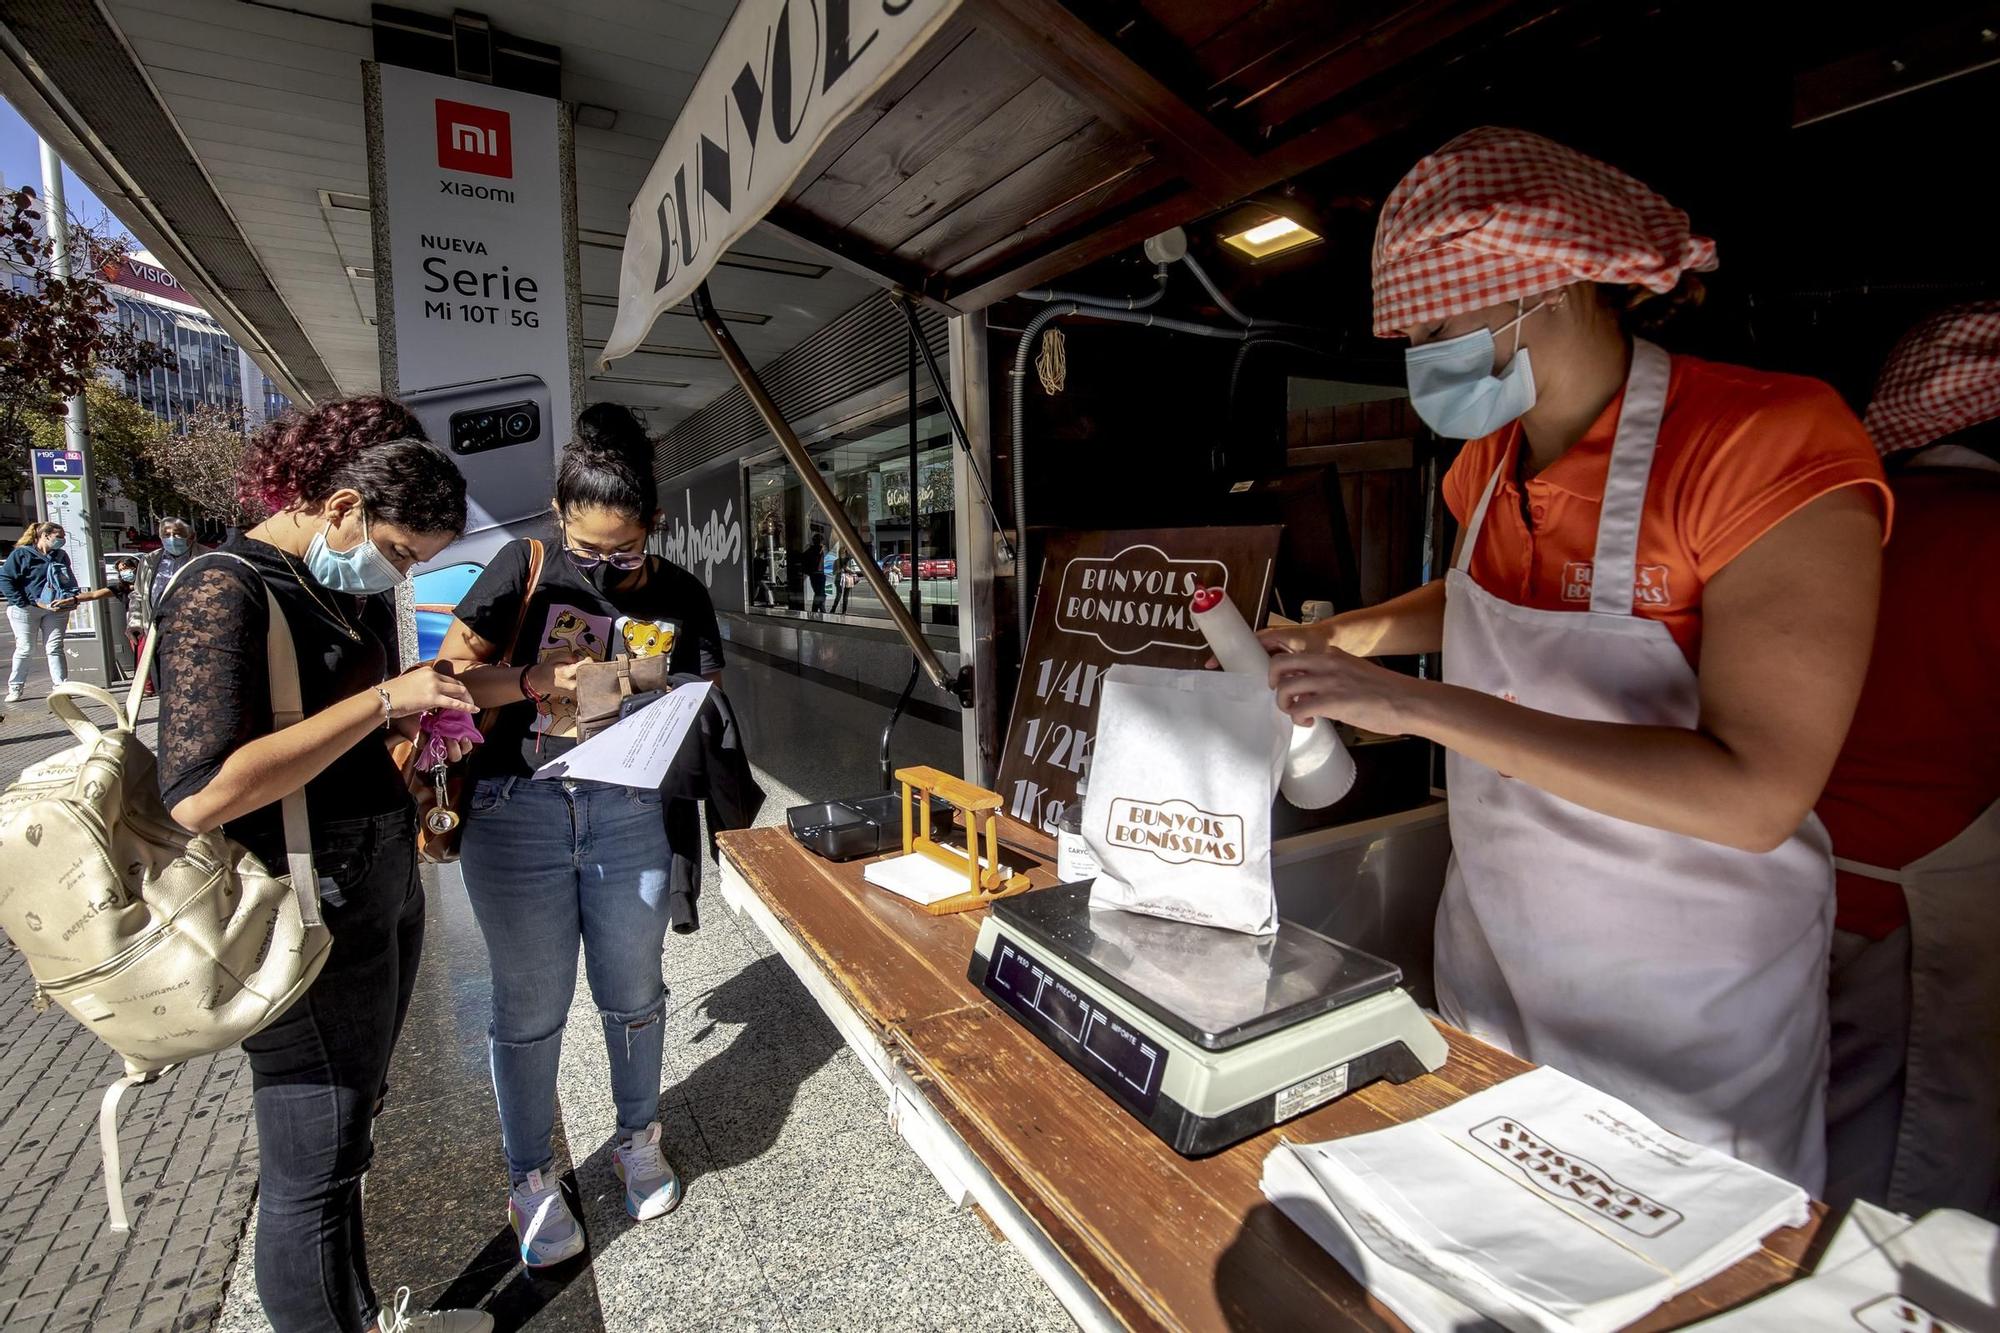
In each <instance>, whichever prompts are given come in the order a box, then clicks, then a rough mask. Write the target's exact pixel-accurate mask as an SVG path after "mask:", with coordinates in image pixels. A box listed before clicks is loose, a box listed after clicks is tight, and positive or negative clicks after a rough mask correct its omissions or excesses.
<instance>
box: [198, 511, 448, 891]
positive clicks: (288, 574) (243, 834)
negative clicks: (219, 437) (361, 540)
mask: <svg viewBox="0 0 2000 1333" xmlns="http://www.w3.org/2000/svg"><path fill="white" fill-rule="evenodd" d="M221 549H222V550H223V551H224V552H228V553H229V554H232V555H235V556H237V557H240V560H233V559H229V558H227V557H226V556H221V557H218V556H215V555H210V556H207V557H205V558H204V559H202V560H201V561H200V562H199V564H198V565H197V566H196V567H194V568H191V569H190V570H189V571H188V572H187V573H186V575H185V576H183V577H182V578H181V579H180V581H179V582H178V583H176V584H175V585H174V587H173V589H172V590H171V591H170V592H169V594H168V596H167V598H166V600H165V601H164V602H163V603H162V604H161V607H160V611H159V631H160V646H159V649H158V659H159V669H160V682H159V692H160V739H159V749H160V756H159V757H160V796H161V798H162V799H163V800H164V801H165V802H166V805H167V808H168V809H172V808H173V807H174V805H175V804H176V803H177V802H179V801H182V800H185V799H186V798H187V797H189V796H192V795H194V794H195V793H197V792H199V791H201V790H202V789H203V788H205V787H206V786H207V785H208V784H209V783H210V782H211V781H213V780H214V778H215V775H216V774H217V773H218V772H220V771H221V769H222V765H223V762H224V761H225V760H226V759H228V757H229V756H230V755H231V754H232V753H234V752H235V751H236V750H238V749H240V748H241V747H243V746H244V745H246V744H248V743H249V742H251V741H254V740H256V739H257V738H258V737H261V736H268V735H269V734H270V733H271V730H272V722H271V686H270V654H269V651H268V649H267V647H266V644H267V635H268V633H269V629H270V613H269V611H268V609H267V608H266V605H265V601H264V596H265V589H266V588H269V590H270V595H271V596H272V597H273V598H274V599H275V600H276V601H277V603H278V605H279V607H280V608H281V609H282V610H283V611H284V613H285V619H286V622H287V623H288V624H289V625H290V626H291V631H292V642H293V644H294V645H295V647H296V649H297V653H298V659H299V686H300V696H301V698H302V700H303V702H304V704H305V713H306V716H308V717H310V716H312V715H313V714H314V713H317V712H319V711H321V710H322V709H325V708H327V707H329V706H331V705H333V704H336V703H338V702H340V701H341V700H342V699H345V698H347V697H348V696H350V695H353V694H355V693H358V692H360V691H362V690H369V689H372V688H373V687H374V686H376V685H379V684H380V683H381V682H382V681H383V680H384V679H386V677H387V676H388V674H389V671H390V669H391V664H392V663H394V662H395V661H396V660H397V654H396V650H395V644H396V642H397V639H396V624H395V613H394V610H393V609H392V607H391V605H390V602H389V598H388V597H387V596H386V595H385V596H378V597H353V596H349V595H346V594H342V593H336V592H333V591H331V590H329V589H327V588H325V587H324V586H322V585H321V584H320V583H319V582H318V581H317V580H315V579H313V578H312V576H311V575H310V574H307V573H306V572H305V570H304V568H303V566H302V565H301V564H300V562H298V561H297V560H292V559H287V557H286V556H285V555H284V553H283V552H280V551H279V550H278V549H277V548H276V547H273V546H268V545H266V544H264V543H263V542H258V541H252V540H250V539H249V538H246V537H235V538H232V539H231V540H230V541H229V542H227V543H225V544H224V545H223V547H222V548H221ZM243 561H247V562H249V564H250V565H251V566H253V567H254V572H253V570H252V569H249V568H245V567H244V564H243V563H242V562H243ZM260 576H261V577H260ZM408 801H409V796H408V793H407V792H406V791H405V789H404V787H403V783H402V779H401V777H400V775H399V774H398V773H397V771H396V766H395V765H394V764H393V763H392V762H391V761H390V758H389V750H388V746H387V744H386V738H385V736H384V735H383V733H382V732H380V731H374V732H370V733H369V734H368V735H366V736H363V737H362V738H361V739H360V740H359V741H357V742H355V744H354V746H353V747H352V748H351V749H349V750H348V751H347V752H346V753H345V754H342V755H340V756H339V757H338V758H336V759H335V760H334V761H333V762H332V763H331V764H329V765H327V767H326V768H325V769H323V770H322V771H321V772H320V774H319V776H318V777H316V778H314V779H313V780H312V781H311V782H309V783H307V784H306V809H307V815H308V818H309V820H310V822H311V825H312V828H313V832H314V838H313V841H314V842H315V843H317V842H319V841H320V837H319V835H320V833H321V832H322V831H324V830H325V829H326V828H328V827H329V826H330V825H333V824H338V823H341V822H344V821H348V820H353V819H362V818H368V817H372V816H375V815H379V814H383V813H386V812H389V811H392V810H395V809H397V808H399V807H401V806H404V805H407V803H408ZM226 828H227V831H228V833H229V834H230V836H231V837H233V838H235V839H236V840H237V841H238V842H240V843H242V844H243V845H244V846H246V847H248V848H249V849H250V850H251V851H253V852H255V853H257V855H258V856H259V857H261V858H263V860H264V862H265V864H266V865H274V864H282V863H283V851H284V833H283V822H282V815H281V813H280V811H279V808H278V804H277V802H276V801H275V800H274V801H273V803H272V804H270V805H267V806H264V807H263V808H261V809H258V810H254V811H252V812H251V813H250V814H247V815H244V816H243V817H242V818H240V819H236V820H232V821H230V823H229V824H228V825H227V826H226Z"/></svg>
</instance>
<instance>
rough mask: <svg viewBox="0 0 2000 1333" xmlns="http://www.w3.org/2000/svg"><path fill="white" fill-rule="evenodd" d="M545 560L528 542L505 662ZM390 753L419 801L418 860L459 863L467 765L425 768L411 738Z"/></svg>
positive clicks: (516, 646)
mask: <svg viewBox="0 0 2000 1333" xmlns="http://www.w3.org/2000/svg"><path fill="white" fill-rule="evenodd" d="M542 561H543V552H542V544H541V542H539V541H537V540H535V539H534V538H533V537H530V538H528V582H527V586H526V587H525V588H524V589H523V590H522V592H521V612H520V614H519V615H518V616H516V617H515V619H514V633H513V636H512V637H511V638H510V639H508V641H507V645H506V651H505V652H504V653H502V654H501V657H500V660H501V661H503V662H511V661H512V660H513V659H514V657H515V656H516V654H517V653H518V652H519V651H520V646H521V632H522V631H523V630H525V629H526V628H527V625H528V603H530V602H532V601H533V600H534V599H535V589H536V588H537V587H538V586H539V585H540V584H541V581H542ZM426 609H431V608H426ZM441 609H444V610H450V609H451V608H449V607H445V608H441ZM488 665H490V664H488ZM431 666H432V667H433V668H434V669H436V670H441V671H447V672H448V671H449V670H450V664H449V663H445V662H433V663H431ZM506 706H508V707H511V706H512V705H506ZM499 716H500V709H499V708H489V709H487V710H486V711H484V712H482V713H481V714H480V715H479V730H480V731H481V733H483V734H485V735H489V736H490V735H492V734H493V726H494V724H495V722H496V720H497V719H498V718H499ZM389 754H390V757H391V758H392V759H394V760H395V762H396V767H397V768H398V769H400V770H401V771H402V774H403V782H404V784H405V785H406V786H408V787H409V789H410V797H411V799H412V800H414V801H415V802H416V803H417V855H418V857H419V858H421V859H422V860H424V861H428V862H430V863H431V864H432V865H448V864H450V863H451V862H453V861H456V860H457V859H458V847H459V839H460V838H461V837H463V836H464V833H465V802H466V799H467V796H468V794H469V793H468V790H467V789H468V787H469V785H470V784H468V783H467V781H466V764H465V761H464V760H460V761H459V762H458V763H456V764H452V765H449V766H447V767H444V768H441V769H430V768H424V767H422V764H421V761H422V759H423V745H422V743H421V742H420V741H412V740H409V739H408V738H398V739H397V741H396V743H395V744H394V745H393V746H391V747H390V750H389Z"/></svg>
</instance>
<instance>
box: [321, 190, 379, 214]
mask: <svg viewBox="0 0 2000 1333" xmlns="http://www.w3.org/2000/svg"><path fill="white" fill-rule="evenodd" d="M319 202H320V207H322V208H344V209H348V210H349V211H351V212H355V213H366V212H367V211H368V196H367V195H365V194H347V193H344V192H342V191H340V190H321V191H320V192H319Z"/></svg>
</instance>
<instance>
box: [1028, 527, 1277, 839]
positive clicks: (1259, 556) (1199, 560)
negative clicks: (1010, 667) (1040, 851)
mask: <svg viewBox="0 0 2000 1333" xmlns="http://www.w3.org/2000/svg"><path fill="white" fill-rule="evenodd" d="M1281 531H1282V529H1280V528H1278V527H1275V526H1273V527H1250V528H1161V529H1147V530H1142V531H1121V532H1065V533H1058V534H1056V535H1055V536H1052V537H1050V538H1049V540H1048V545H1047V549H1046V551H1045V553H1044V558H1043V561H1042V579H1041V585H1040V587H1039V588H1038V589H1037V591H1036V595H1035V614H1034V619H1033V621H1032V622H1031V623H1030V625H1029V629H1028V647H1027V652H1026V653H1025V654H1024V655H1023V660H1022V666H1021V681H1020V684H1019V686H1017V687H1016V689H1015V692H1014V711H1013V713H1012V715H1011V717H1010V719H1009V722H1008V727H1007V748H1006V750H1005V751H1004V752H1003V753H1002V755H1001V759H1000V791H1001V795H1002V796H1004V797H1005V798H1006V800H1007V811H1008V813H1009V814H1011V815H1013V816H1014V817H1015V818H1016V819H1019V820H1022V821H1023V822H1025V823H1029V824H1033V825H1035V826H1036V827H1038V828H1043V829H1047V830H1049V831H1051V832H1053V831H1054V829H1055V826H1056V824H1057V823H1058V822H1059V821H1060V820H1061V819H1062V815H1063V811H1064V809H1065V808H1067V806H1068V805H1069V803H1070V802H1071V801H1073V800H1075V799H1076V784H1077V778H1078V777H1079V776H1080V775H1081V774H1082V772H1083V769H1084V765H1085V763H1086V762H1087V761H1088V760H1089V758H1090V743H1091V736H1092V734H1093V733H1094V732H1095V731H1096V729H1097V700H1098V695H1099V693H1100V688H1101V685H1102V681H1103V677H1104V673H1105V672H1106V671H1108V670H1110V668H1111V667H1113V666H1115V665H1117V664H1118V663H1120V662H1130V663H1133V664H1135V665H1138V666H1155V667H1179V668H1186V669H1193V668H1197V667H1199V666H1201V664H1202V663H1203V662H1204V661H1206V660H1207V658H1208V645H1207V644H1206V643H1205V642H1204V641H1203V639H1202V637H1201V631H1200V630H1199V629H1197V628H1196V627H1195V623H1194V620H1193V618H1192V617H1191V616H1190V615H1189V614H1188V599H1189V598H1190V597H1192V596H1193V595H1194V593H1195V590H1196V589H1198V588H1221V589H1223V590H1224V591H1225V592H1227V593H1228V594H1229V598H1230V600H1231V601H1233V602H1235V603H1236V608H1237V610H1239V611H1241V612H1242V613H1243V617H1244V619H1246V620H1248V621H1249V622H1250V623H1251V624H1253V625H1256V624H1260V623H1262V620H1263V610H1264V603H1265V600H1266V599H1267V598H1268V596H1269V595H1270V589H1271V567H1272V562H1273V561H1275V560H1276V559H1277V555H1278V537H1279V534H1280V532H1281Z"/></svg>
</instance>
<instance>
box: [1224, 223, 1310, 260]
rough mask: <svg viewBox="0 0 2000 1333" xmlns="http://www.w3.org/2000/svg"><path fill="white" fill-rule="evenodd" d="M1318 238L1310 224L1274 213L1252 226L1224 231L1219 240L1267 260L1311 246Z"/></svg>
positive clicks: (1252, 256) (1251, 256)
mask: <svg viewBox="0 0 2000 1333" xmlns="http://www.w3.org/2000/svg"><path fill="white" fill-rule="evenodd" d="M1319 239H1320V235H1319V233H1318V232H1316V231H1314V230H1312V229H1311V228H1310V227H1307V226H1304V225H1303V224H1301V223H1297V222H1294V221H1292V219H1290V218H1288V217H1285V216H1284V215H1283V214H1278V215H1277V216H1274V217H1269V218H1266V219H1264V220H1263V221H1261V222H1259V223H1257V224H1256V225H1254V226H1250V227H1244V228H1242V229H1240V230H1236V231H1231V232H1229V233H1227V234H1225V235H1224V236H1223V238H1222V243H1223V244H1224V245H1226V246H1229V247H1230V248H1231V249H1233V250H1237V251H1239V252H1241V253H1243V254H1246V255H1248V256H1250V258H1252V259H1268V258H1270V257H1271V256H1272V255H1281V254H1284V253H1285V252H1286V251H1287V250H1296V249H1298V248H1299V247H1300V246H1302V245H1311V244H1312V243H1313V242H1315V241H1317V240H1319Z"/></svg>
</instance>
